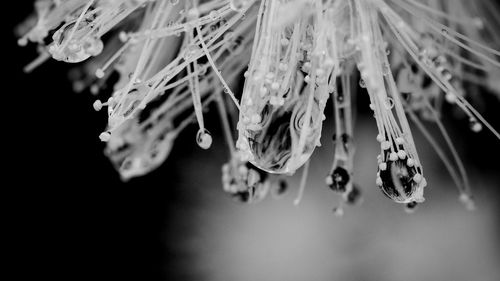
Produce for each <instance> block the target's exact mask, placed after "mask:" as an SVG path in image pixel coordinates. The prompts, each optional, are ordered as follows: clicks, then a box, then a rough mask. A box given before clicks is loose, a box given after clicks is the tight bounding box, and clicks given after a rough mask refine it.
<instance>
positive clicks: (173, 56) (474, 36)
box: [19, 0, 500, 214]
mask: <svg viewBox="0 0 500 281" xmlns="http://www.w3.org/2000/svg"><path fill="white" fill-rule="evenodd" d="M35 11H36V15H34V16H33V18H32V19H31V20H29V21H27V23H26V24H25V26H24V28H21V30H26V32H25V33H24V34H23V35H22V37H21V38H20V39H19V43H20V44H21V45H25V44H27V43H28V42H34V43H37V44H39V45H40V48H39V49H40V57H39V58H38V59H37V60H35V61H34V62H33V63H32V64H30V65H28V66H27V68H26V70H27V71H30V70H32V69H33V68H35V67H36V66H38V65H39V64H40V63H42V62H43V61H44V60H46V59H47V58H49V57H52V58H53V59H56V60H60V61H65V62H68V63H78V62H82V61H87V62H86V63H85V64H84V65H83V67H82V71H81V72H79V73H76V75H75V77H76V78H75V81H74V83H75V84H74V85H75V89H76V90H82V89H85V88H90V89H91V91H92V92H93V93H94V94H99V87H100V86H102V85H104V84H105V83H106V81H108V80H111V79H110V77H111V76H112V74H114V73H117V74H118V76H119V79H118V81H117V82H116V83H115V84H114V91H113V94H112V96H111V97H109V98H108V99H107V100H106V101H105V102H101V101H100V100H97V101H96V102H95V103H94V108H95V109H96V110H101V109H102V108H103V107H107V111H108V117H109V120H108V127H107V129H106V131H105V132H103V133H102V134H101V135H100V138H101V140H103V141H106V142H107V148H106V154H107V155H108V156H109V158H110V159H111V161H112V162H113V164H114V165H115V166H116V168H117V170H118V171H119V173H120V175H121V176H122V178H123V179H124V180H127V179H129V178H132V177H136V176H141V175H144V174H147V173H148V172H150V171H151V170H153V169H155V168H157V167H158V166H159V165H161V163H162V162H163V161H164V160H165V159H166V158H167V157H168V154H169V152H170V150H171V149H172V146H173V145H174V141H175V139H176V137H177V136H178V135H179V133H180V132H181V131H182V130H183V129H184V128H185V127H186V126H188V125H189V124H191V123H192V122H194V121H196V122H197V124H198V127H199V131H198V133H197V135H196V141H197V142H198V144H199V146H200V147H201V148H203V149H208V148H209V147H210V145H211V143H212V138H211V135H210V133H209V131H208V130H207V128H206V125H205V122H204V117H203V113H204V110H205V109H206V108H207V106H208V105H209V104H210V103H212V102H214V103H217V105H218V106H217V108H218V110H219V112H220V115H221V120H222V124H223V128H224V131H225V134H226V139H227V145H228V147H229V152H230V160H229V162H228V163H227V164H225V165H224V168H223V185H224V190H225V191H227V192H228V193H230V194H232V195H233V196H235V197H238V198H240V199H241V200H242V201H258V200H253V199H261V198H262V197H263V196H265V194H266V193H267V192H268V190H269V188H270V186H275V187H276V188H277V189H282V187H283V183H282V181H278V182H274V183H272V182H271V181H272V180H271V179H270V177H269V176H268V173H269V174H280V175H291V174H293V173H295V172H296V171H297V170H298V169H299V168H301V167H303V166H305V167H306V168H305V172H304V177H303V180H302V185H301V191H300V194H302V191H303V188H304V186H305V182H306V177H307V167H308V161H309V159H310V157H311V155H312V153H313V152H314V149H315V148H316V146H318V145H320V142H319V140H320V137H321V129H322V123H323V121H324V120H325V119H326V116H325V115H324V111H325V107H326V105H327V101H328V99H329V98H331V99H332V103H333V107H334V110H333V111H334V120H335V131H336V132H335V135H334V145H335V155H334V158H333V163H332V168H331V170H330V173H329V174H328V176H327V177H326V184H327V185H328V186H329V187H330V188H331V189H332V190H334V191H336V192H339V193H341V194H342V198H343V200H342V202H341V203H340V206H338V207H337V208H336V210H337V213H339V214H340V213H342V204H343V203H348V204H353V203H355V202H358V201H359V198H360V189H359V188H357V187H356V186H355V185H354V184H353V166H354V163H353V157H354V147H353V146H354V142H353V137H354V136H353V120H352V119H353V118H352V117H353V116H352V114H353V113H352V104H351V97H352V95H354V94H355V93H356V91H355V90H356V89H355V87H354V86H355V85H356V84H359V87H360V88H365V89H366V92H367V94H368V95H369V99H370V104H369V106H370V108H371V110H373V114H374V117H375V119H376V124H377V128H378V135H377V136H376V140H377V141H378V142H379V145H380V154H379V156H378V159H377V161H378V163H377V164H378V172H377V174H376V177H375V183H376V185H377V186H378V187H379V188H380V189H381V191H382V192H383V193H384V194H385V195H386V196H387V197H389V198H390V199H392V200H393V201H395V202H398V203H404V204H406V205H407V207H408V208H409V209H413V208H414V207H415V206H416V204H417V203H420V202H423V201H424V196H423V195H424V189H425V187H426V186H427V181H426V179H425V177H424V170H423V166H422V162H421V161H420V159H419V157H418V153H417V145H416V144H415V143H414V141H413V137H412V131H411V128H410V122H409V121H408V117H409V119H410V120H411V121H412V122H413V123H414V124H415V127H416V128H418V129H419V130H421V131H422V133H423V134H424V136H426V138H427V139H428V140H429V142H430V144H431V145H432V146H433V147H434V148H435V150H436V152H437V154H438V155H439V156H440V157H441V159H442V160H443V162H444V163H445V165H446V167H447V169H448V170H449V172H450V174H451V176H452V178H453V179H454V181H455V183H456V185H457V187H458V189H459V192H460V199H461V201H463V202H464V203H465V204H466V205H467V206H469V207H472V206H473V205H472V197H471V191H470V186H469V183H468V179H467V174H466V171H465V169H464V165H463V164H462V162H461V160H460V158H459V157H458V154H457V152H456V149H455V148H454V146H453V144H452V142H451V140H450V137H449V136H448V134H447V132H446V129H445V127H444V125H443V124H442V123H441V121H440V105H441V104H442V102H443V101H446V102H448V103H450V104H453V105H455V106H457V107H458V108H460V109H461V110H462V111H463V112H464V113H465V114H466V115H467V116H468V118H469V120H470V122H471V129H472V130H474V131H480V130H481V129H482V128H483V127H486V128H487V129H489V130H490V131H491V132H492V133H493V134H495V135H496V136H497V137H498V138H500V135H499V133H498V132H497V131H496V130H495V129H494V128H493V127H491V126H490V124H489V123H488V122H487V121H486V120H485V119H484V118H483V117H482V116H481V115H480V113H479V112H478V111H476V110H475V109H474V108H473V107H472V105H471V104H470V103H469V102H468V100H467V95H471V94H474V93H470V92H468V91H467V90H466V89H467V85H468V84H470V83H476V84H482V85H487V86H488V87H489V88H490V89H491V90H492V91H494V92H497V94H499V93H498V87H497V84H498V82H497V81H499V79H498V78H499V74H500V71H499V69H498V68H499V67H500V62H499V60H498V57H499V56H500V52H498V51H496V50H494V49H493V48H494V47H498V46H499V43H500V36H499V34H497V32H496V30H497V27H498V25H497V21H496V15H497V12H496V7H495V4H494V3H493V2H491V1H489V0H484V1H468V0H461V1H453V2H450V1H445V0H441V1H439V0H438V1H428V0H260V1H257V0H186V1H179V0H170V1H166V0H112V1H110V0H107V1H106V0H66V1H62V0H37V1H36V2H35ZM33 19H35V20H33ZM30 24H31V26H30ZM28 26H29V28H28ZM490 46H491V47H490ZM89 58H91V60H88V59H89ZM242 74H243V76H244V77H245V84H244V88H243V91H242V93H235V92H234V91H233V90H232V89H231V88H232V85H234V84H235V82H236V81H237V80H238V79H240V75H242ZM358 75H359V77H360V79H359V83H357V82H355V80H358V78H356V77H358ZM235 112H237V114H239V118H238V122H237V126H236V127H237V131H238V136H237V139H236V141H235V139H234V136H233V133H232V129H231V126H230V124H231V122H230V119H231V116H232V115H234V114H233V113H235ZM422 119H425V120H427V121H431V122H433V123H434V124H436V126H437V127H438V128H439V130H440V132H441V134H442V137H443V139H444V140H445V142H446V144H447V146H448V148H447V150H448V152H447V151H445V149H443V148H441V147H440V146H439V144H438V142H437V141H436V140H435V139H434V136H432V135H431V134H430V133H429V132H428V131H427V129H426V125H424V123H422ZM448 154H450V155H451V158H450V157H449V156H448ZM280 186H281V188H280ZM298 199H300V198H298ZM297 202H298V201H297Z"/></svg>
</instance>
